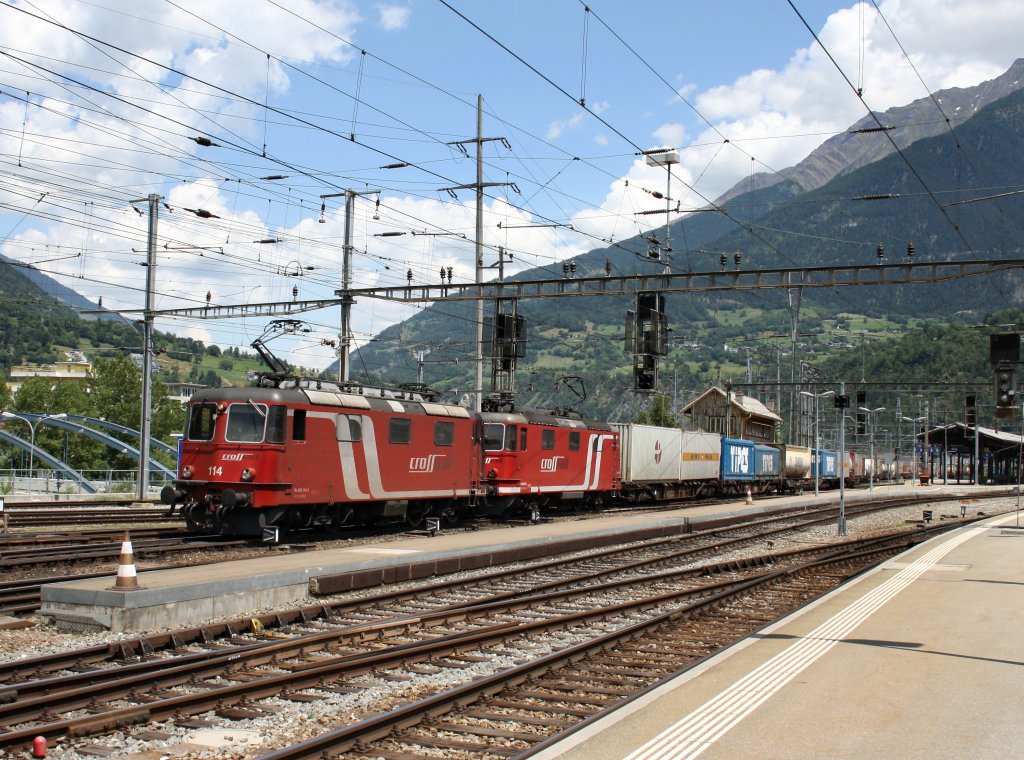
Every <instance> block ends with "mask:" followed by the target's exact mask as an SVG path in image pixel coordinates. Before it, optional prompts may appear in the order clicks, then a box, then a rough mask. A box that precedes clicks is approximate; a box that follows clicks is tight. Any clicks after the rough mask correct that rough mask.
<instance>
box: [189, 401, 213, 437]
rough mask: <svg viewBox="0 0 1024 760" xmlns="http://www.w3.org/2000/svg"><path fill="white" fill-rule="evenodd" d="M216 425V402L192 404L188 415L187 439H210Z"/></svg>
mask: <svg viewBox="0 0 1024 760" xmlns="http://www.w3.org/2000/svg"><path fill="white" fill-rule="evenodd" d="M216 427H217V405H216V404H193V405H192V409H191V411H190V412H189V415H188V439H189V440H190V441H212V440H213V433H214V430H215V429H216Z"/></svg>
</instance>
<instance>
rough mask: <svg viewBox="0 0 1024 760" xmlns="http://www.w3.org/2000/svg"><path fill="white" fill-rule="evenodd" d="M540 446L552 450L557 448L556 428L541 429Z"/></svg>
mask: <svg viewBox="0 0 1024 760" xmlns="http://www.w3.org/2000/svg"><path fill="white" fill-rule="evenodd" d="M540 447H541V448H542V449H544V450H545V451H551V450H552V449H553V448H555V431H554V430H541V431H540Z"/></svg>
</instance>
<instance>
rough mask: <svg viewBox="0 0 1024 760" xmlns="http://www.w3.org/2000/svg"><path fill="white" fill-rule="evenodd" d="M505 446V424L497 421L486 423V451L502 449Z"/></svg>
mask: <svg viewBox="0 0 1024 760" xmlns="http://www.w3.org/2000/svg"><path fill="white" fill-rule="evenodd" d="M503 448H505V426H504V425H500V424H498V423H497V422H488V423H486V424H485V425H484V451H501V450H502V449H503Z"/></svg>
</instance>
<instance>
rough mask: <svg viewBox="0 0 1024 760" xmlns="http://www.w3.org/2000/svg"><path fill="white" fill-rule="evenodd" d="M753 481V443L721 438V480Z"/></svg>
mask: <svg viewBox="0 0 1024 760" xmlns="http://www.w3.org/2000/svg"><path fill="white" fill-rule="evenodd" d="M753 479H754V442H753V441H744V440H742V439H739V438H722V480H753Z"/></svg>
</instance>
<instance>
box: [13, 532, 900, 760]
mask: <svg viewBox="0 0 1024 760" xmlns="http://www.w3.org/2000/svg"><path fill="white" fill-rule="evenodd" d="M811 519H813V520H819V519H822V518H821V517H820V516H817V515H815V516H812V518H811ZM826 519H830V518H826ZM763 522H765V523H776V524H772V525H762V526H761V527H760V529H759V530H757V531H751V530H749V529H748V531H747V532H748V535H747V537H745V538H742V537H739V536H734V537H733V538H730V539H726V540H723V539H722V538H721V536H717V537H716V536H713V535H705V536H699V535H695V536H691V537H687V538H688V541H683V540H679V539H677V540H676V542H675V545H674V546H673V543H672V542H670V541H666V540H665V539H662V540H660V541H656V542H651V543H652V544H653V545H644V546H637V547H630V548H627V549H622V548H620V549H617V550H609V551H603V552H591V553H589V554H588V555H586V556H580V557H574V558H572V559H563V560H558V561H551V562H549V563H544V564H542V565H538V564H533V565H531V566H530V567H528V568H520V569H518V570H503V571H496V572H491V573H488V574H485V575H484V576H481V577H477V578H473V579H467V580H461V581H456V582H447V583H443V582H442V583H434V584H425V585H424V584H421V585H419V586H416V587H414V588H412V589H406V590H403V591H397V592H389V593H385V594H379V595H377V596H375V597H372V598H369V599H363V600H358V601H354V602H350V603H346V604H333V605H323V606H322V607H307V608H302V609H300V610H292V611H288V612H286V613H277V614H276V615H269V616H264V617H261V618H259V619H247V620H244V621H236V622H235V623H233V624H232V623H228V624H225V625H223V626H222V627H221V630H220V631H217V630H214V629H212V628H203V629H191V630H189V631H179V632H175V633H172V634H161V635H160V636H158V637H144V638H139V639H136V640H134V641H122V642H120V643H119V644H118V645H117V646H114V645H111V646H108V647H98V648H93V649H91V650H83V651H79V652H77V653H73V654H71V655H70V656H68V655H52V656H49V657H47V658H37V659H35V660H29V661H20V662H15V663H5V664H3V665H2V668H0V683H3V684H5V685H4V686H2V687H0V702H3V701H5V700H8V701H9V704H0V725H3V726H7V727H10V728H11V729H12V730H8V731H6V732H5V733H3V734H0V746H17V745H18V744H19V743H21V742H23V741H24V740H25V737H28V736H29V735H31V737H34V736H37V735H45V736H49V737H62V736H68V735H74V736H80V735H86V734H90V733H103V732H105V731H108V730H110V729H111V728H112V727H114V726H119V725H123V724H125V723H126V722H127V723H132V722H135V721H140V720H145V721H158V720H170V721H174V722H177V723H187V722H189V720H191V716H194V715H197V714H202V713H204V712H210V713H212V714H214V715H218V716H220V717H219V719H221V720H224V719H227V720H231V719H234V720H242V719H246V716H248V717H250V718H251V717H255V716H258V715H261V714H265V713H266V711H265V710H262V709H261V708H259V707H252V705H253V704H254V703H253V700H256V699H264V698H267V697H268V696H276V697H277V698H278V699H285V700H293V701H298V702H305V701H317V700H323V699H329V698H330V695H331V694H335V695H336V694H346V693H351V692H352V691H353V690H360V689H361V688H363V687H361V686H360V684H359V681H358V679H359V678H360V677H361V676H363V675H365V674H366V673H371V672H378V671H394V670H395V669H396V668H399V669H400V668H406V669H408V668H412V671H410V672H408V673H404V672H403V673H402V674H400V675H395V676H394V677H395V679H396V680H397V681H399V682H400V681H401V680H403V679H410V680H415V678H416V677H417V676H418V675H422V673H420V672H419V671H424V670H425V671H428V672H430V671H434V672H436V671H437V670H438V669H439V668H440V669H444V668H449V669H451V668H454V669H459V668H465V667H467V666H468V665H470V664H474V663H479V662H481V661H483V660H487V659H488V658H490V659H494V656H493V655H492V654H488V653H487V651H484V650H488V648H489V647H490V648H491V649H493V648H494V647H499V648H500V647H505V646H508V642H509V641H514V640H522V639H523V638H524V637H528V640H529V641H531V642H533V641H536V640H537V637H538V636H540V635H541V632H542V631H555V633H554V634H553V635H554V636H555V637H556V638H558V637H561V636H565V635H566V634H565V632H566V631H573V630H576V629H578V628H580V627H581V626H584V625H585V626H588V627H589V626H593V625H594V624H595V621H599V620H607V619H611V620H612V621H613V622H612V623H611V625H612V627H614V628H617V627H622V626H623V625H632V624H634V623H636V622H637V621H638V620H639V619H646V618H648V617H650V616H651V615H652V614H654V613H653V612H652V610H654V611H657V610H663V611H664V610H666V609H676V608H678V607H679V605H680V604H690V603H693V602H692V598H694V597H703V596H706V595H708V594H711V593H719V592H720V591H721V590H724V589H725V588H726V587H732V586H736V585H737V584H743V583H747V582H749V581H750V579H751V578H753V577H758V576H761V575H765V570H764V568H765V567H769V566H779V565H792V564H793V563H797V562H806V561H807V557H809V556H823V555H826V554H829V553H834V552H835V551H836V550H835V548H834V547H832V546H822V547H813V548H808V549H803V550H800V551H794V552H780V553H773V554H771V555H760V556H755V557H751V558H749V559H747V560H744V561H742V562H738V561H737V562H731V563H714V562H713V563H710V564H704V563H701V562H699V561H698V557H700V556H705V557H706V556H712V555H714V554H716V553H721V552H723V551H725V550H726V549H727V548H728V547H729V546H730V545H732V546H735V545H736V542H740V541H744V540H745V541H747V542H751V541H753V542H764V541H765V540H770V539H768V536H771V535H778V533H777V531H778V530H779V525H778V524H777V522H776V521H775V520H770V521H763ZM792 529H793V528H792V527H791V528H790V530H792ZM738 531H739V529H737V532H738ZM908 535H910V536H914V535H918V536H919V535H920V533H914V534H904V535H902V536H899V537H896V538H894V539H893V538H890V539H889V540H890V541H895V542H896V543H898V544H899V543H900V542H903V543H902V544H900V545H904V546H905V542H906V541H907V540H913V539H912V538H911V539H908V538H907V536H908ZM687 543H689V544H690V545H689V546H686V544H687ZM768 574H769V575H770V574H771V573H768ZM638 593H639V594H640V596H639V598H634V599H631V600H629V601H623V596H624V595H634V596H635V595H636V594H638ZM687 599H690V600H691V601H686V600H687ZM658 614H660V613H658ZM610 616H611V617H610ZM624 621H625V622H624ZM571 635H575V634H571ZM467 647H475V648H477V649H480V651H481V652H482V653H481V654H475V655H471V656H469V659H467V658H466V657H465V656H463V655H460V654H458V652H460V651H465V650H466V648H467ZM481 648H482V649H481ZM555 648H557V647H555ZM446 652H447V654H446ZM513 656H518V657H523V656H525V655H524V654H523V653H522V652H520V653H519V655H513ZM118 657H120V658H121V660H122V664H116V662H117V658H118ZM481 658H482V659H481ZM506 659H507V658H506ZM410 662H411V663H412V664H411V665H410ZM417 663H419V664H418V665H417ZM422 663H427V664H425V665H424V664H422ZM460 663H461V664H460ZM417 667H418V668H419V671H418V670H417ZM97 668H101V669H99V670H97ZM24 679H31V680H24ZM354 679H355V680H354ZM225 682H227V684H228V685H226V686H224V685H221V684H223V683H225ZM143 688H144V689H145V694H143V693H142V690H143ZM183 690H184V691H185V692H188V693H182V692H183ZM308 690H312V691H308ZM125 702H128V703H134V704H133V705H131V706H129V707H124V706H123V705H124V704H125ZM83 709H85V710H86V711H87V713H88V715H87V716H85V717H67V718H63V719H59V720H53V719H52V718H55V717H59V716H62V715H73V714H74V711H76V710H83ZM44 716H50V718H51V720H49V722H47V721H46V719H45V717H44ZM31 737H30V738H31Z"/></svg>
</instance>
